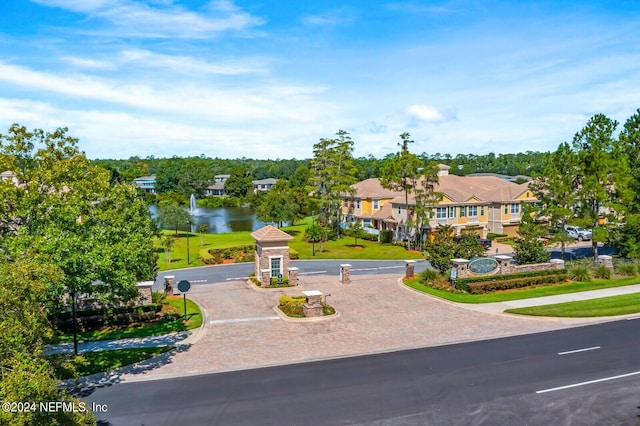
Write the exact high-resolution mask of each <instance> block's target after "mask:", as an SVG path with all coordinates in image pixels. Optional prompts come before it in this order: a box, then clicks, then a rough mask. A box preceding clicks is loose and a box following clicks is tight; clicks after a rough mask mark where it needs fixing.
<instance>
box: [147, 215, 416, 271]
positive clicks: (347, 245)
mask: <svg viewBox="0 0 640 426" xmlns="http://www.w3.org/2000/svg"><path fill="white" fill-rule="evenodd" d="M308 226H311V218H306V219H304V220H302V221H300V224H298V225H295V226H289V227H284V228H282V230H283V231H285V232H287V233H289V234H291V236H293V238H294V239H293V240H292V241H290V242H289V247H291V248H292V249H294V250H296V251H297V252H298V254H299V256H300V259H389V260H391V259H395V260H402V259H422V258H423V256H422V254H421V253H418V252H414V251H407V250H405V249H404V248H402V247H399V246H394V245H392V244H380V243H378V242H377V241H365V240H362V239H360V238H358V242H357V244H356V242H355V240H354V238H353V237H343V238H340V239H339V240H336V241H326V242H323V243H322V251H321V250H320V248H321V245H320V243H316V244H315V256H314V255H313V245H312V244H311V243H307V242H305V241H303V240H302V238H303V237H304V231H305V229H307V227H308ZM162 234H163V235H166V236H174V235H175V231H162ZM187 235H190V238H189V260H190V263H189V264H188V265H187V238H186V236H187ZM172 238H175V241H176V242H175V245H174V246H173V249H172V250H171V263H167V261H166V257H165V253H164V249H163V248H162V246H161V245H160V241H159V240H157V241H156V242H155V244H156V250H157V252H158V255H159V257H158V269H159V270H160V271H166V270H171V269H181V268H187V267H194V266H203V265H204V264H203V263H202V262H201V261H200V260H199V259H198V253H199V251H200V249H202V248H207V249H211V248H226V247H236V246H243V245H251V244H255V240H254V239H253V238H252V237H251V232H231V233H227V234H205V236H204V245H200V234H198V233H189V234H187V233H186V232H179V233H178V236H177V237H172Z"/></svg>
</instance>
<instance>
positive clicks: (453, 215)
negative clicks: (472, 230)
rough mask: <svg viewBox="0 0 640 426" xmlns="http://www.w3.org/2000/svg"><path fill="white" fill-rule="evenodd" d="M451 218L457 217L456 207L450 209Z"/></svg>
mask: <svg viewBox="0 0 640 426" xmlns="http://www.w3.org/2000/svg"><path fill="white" fill-rule="evenodd" d="M448 216H449V217H456V208H455V207H453V206H452V207H449V215H448Z"/></svg>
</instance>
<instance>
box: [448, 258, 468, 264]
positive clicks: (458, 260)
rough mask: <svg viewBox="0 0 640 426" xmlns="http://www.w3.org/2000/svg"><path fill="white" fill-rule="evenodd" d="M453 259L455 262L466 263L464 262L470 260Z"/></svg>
mask: <svg viewBox="0 0 640 426" xmlns="http://www.w3.org/2000/svg"><path fill="white" fill-rule="evenodd" d="M451 261H452V262H453V263H464V262H468V260H467V259H451Z"/></svg>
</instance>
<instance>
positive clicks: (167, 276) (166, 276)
mask: <svg viewBox="0 0 640 426" xmlns="http://www.w3.org/2000/svg"><path fill="white" fill-rule="evenodd" d="M175 277H176V276H175V275H165V276H164V278H175Z"/></svg>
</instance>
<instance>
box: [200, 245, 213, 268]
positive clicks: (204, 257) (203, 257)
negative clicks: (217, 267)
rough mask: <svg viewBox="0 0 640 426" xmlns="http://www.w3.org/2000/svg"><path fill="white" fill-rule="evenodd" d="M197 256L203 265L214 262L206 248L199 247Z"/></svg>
mask: <svg viewBox="0 0 640 426" xmlns="http://www.w3.org/2000/svg"><path fill="white" fill-rule="evenodd" d="M198 257H199V258H200V261H201V262H202V263H204V264H205V265H211V264H214V263H216V260H215V259H214V257H213V256H212V255H211V253H209V250H207V249H200V251H199V252H198Z"/></svg>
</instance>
